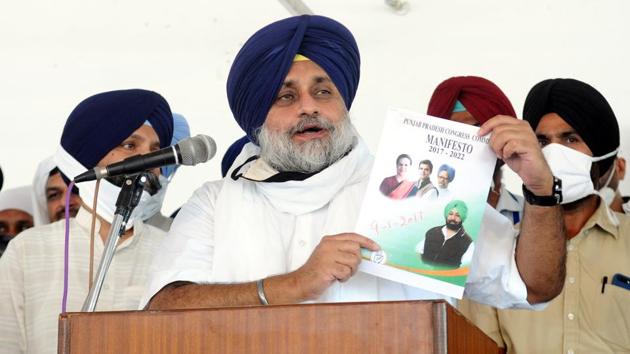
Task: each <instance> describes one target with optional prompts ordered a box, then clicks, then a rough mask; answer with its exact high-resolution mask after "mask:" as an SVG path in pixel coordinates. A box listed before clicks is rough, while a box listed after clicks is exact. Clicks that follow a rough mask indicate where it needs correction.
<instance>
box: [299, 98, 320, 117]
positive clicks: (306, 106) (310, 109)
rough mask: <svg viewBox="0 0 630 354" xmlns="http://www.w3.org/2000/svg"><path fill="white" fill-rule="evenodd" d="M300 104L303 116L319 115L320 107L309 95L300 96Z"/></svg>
mask: <svg viewBox="0 0 630 354" xmlns="http://www.w3.org/2000/svg"><path fill="white" fill-rule="evenodd" d="M299 103H300V105H299V108H300V115H301V116H302V115H307V116H317V115H318V114H319V105H318V103H317V100H316V99H315V98H314V97H313V96H311V95H309V94H303V95H300V100H299Z"/></svg>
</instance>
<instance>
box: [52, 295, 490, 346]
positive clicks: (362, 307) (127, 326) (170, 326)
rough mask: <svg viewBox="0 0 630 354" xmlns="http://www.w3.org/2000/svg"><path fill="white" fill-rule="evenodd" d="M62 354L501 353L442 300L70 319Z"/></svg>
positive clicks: (64, 323) (62, 333)
mask: <svg viewBox="0 0 630 354" xmlns="http://www.w3.org/2000/svg"><path fill="white" fill-rule="evenodd" d="M59 353H61V354H66V353H68V354H70V353H72V354H74V353H81V354H83V353H91V354H97V353H134V354H144V353H147V354H148V353H151V354H161V353H187V354H196V353H222V354H225V353H273V354H276V353H297V354H307V353H432V354H433V353H438V354H442V353H471V354H472V353H483V354H487V353H502V350H500V349H499V348H498V347H497V345H496V344H495V343H494V342H493V341H492V340H491V339H490V338H488V337H487V336H486V335H484V334H483V333H482V332H481V330H479V329H478V328H476V327H475V326H473V325H472V324H470V323H469V322H468V321H467V320H466V319H465V318H464V317H463V316H462V315H461V314H459V313H458V312H457V311H456V310H455V309H453V307H451V306H450V305H449V304H448V303H446V302H444V301H396V302H369V303H368V302H363V303H326V304H312V305H283V306H252V307H229V308H219V309H200V310H181V311H129V312H94V313H68V314H65V315H61V317H60V320H59Z"/></svg>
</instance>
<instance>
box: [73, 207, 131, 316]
mask: <svg viewBox="0 0 630 354" xmlns="http://www.w3.org/2000/svg"><path fill="white" fill-rule="evenodd" d="M123 219H124V216H122V215H119V214H116V215H115V216H114V220H113V222H112V227H111V228H110V229H109V235H108V236H107V245H105V251H103V258H101V263H100V264H99V266H98V273H97V275H96V281H95V282H94V284H93V285H92V288H91V289H90V292H89V293H88V296H87V297H86V298H85V302H84V303H83V307H82V308H81V311H83V312H94V310H95V309H96V302H97V301H98V297H99V295H100V294H101V288H102V287H103V283H104V282H105V276H106V275H107V270H108V269H109V265H110V264H111V263H112V259H113V258H114V250H115V249H116V244H117V243H118V239H119V237H120V234H121V232H122V231H123V230H124V227H122V225H123V221H124V220H123Z"/></svg>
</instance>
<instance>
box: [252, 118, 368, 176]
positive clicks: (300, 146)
mask: <svg viewBox="0 0 630 354" xmlns="http://www.w3.org/2000/svg"><path fill="white" fill-rule="evenodd" d="M313 123H316V124H317V125H318V126H319V127H320V128H322V129H327V130H328V131H329V132H330V134H329V135H328V136H327V137H325V138H323V139H313V140H310V141H306V142H303V143H295V142H293V140H291V138H292V136H293V135H294V134H295V133H296V132H298V131H301V130H303V129H304V127H305V126H306V124H313ZM357 136H358V134H357V131H356V129H355V128H354V126H353V125H352V122H351V121H350V118H349V117H348V116H347V115H346V116H345V117H344V118H343V119H342V120H341V121H339V122H338V123H337V124H333V123H331V122H330V121H329V120H328V119H326V118H324V117H321V116H315V117H307V118H303V119H301V120H300V121H299V122H298V123H297V124H296V125H295V126H294V127H293V128H291V129H290V130H289V131H287V132H274V131H271V130H269V129H268V128H267V127H266V126H265V125H263V126H262V127H261V129H260V132H259V133H258V135H257V138H258V143H259V144H260V158H261V159H263V161H265V162H266V163H268V164H269V165H270V166H271V167H273V168H274V169H276V170H278V171H281V172H301V173H314V172H318V171H321V170H323V169H324V168H326V167H328V166H330V165H332V164H333V163H335V162H336V161H337V160H339V159H340V158H342V157H343V156H344V155H345V154H346V153H348V151H350V149H351V148H352V147H353V146H354V145H355V144H356V141H357Z"/></svg>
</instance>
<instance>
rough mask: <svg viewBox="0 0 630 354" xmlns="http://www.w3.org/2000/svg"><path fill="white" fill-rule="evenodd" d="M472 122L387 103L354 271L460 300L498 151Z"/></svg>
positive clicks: (363, 209) (361, 220)
mask: <svg viewBox="0 0 630 354" xmlns="http://www.w3.org/2000/svg"><path fill="white" fill-rule="evenodd" d="M478 130H479V128H478V127H475V126H471V125H466V124H461V123H457V122H453V121H449V120H447V119H440V118H435V117H430V116H427V115H424V114H418V113H413V112H410V111H406V110H401V109H390V110H389V111H388V113H387V119H386V120H385V124H384V128H383V133H382V136H381V141H380V143H379V149H378V151H377V153H376V159H375V161H374V167H373V169H372V174H371V175H370V180H369V182H368V187H367V188H368V189H367V191H366V195H365V198H364V200H363V204H362V206H361V213H360V215H359V220H358V223H357V228H356V232H357V233H359V234H362V235H365V236H367V237H370V238H372V239H373V240H374V241H376V242H378V243H379V244H380V246H381V248H382V250H381V251H379V252H370V251H366V250H364V251H363V258H364V259H365V260H364V261H363V262H361V266H360V268H359V269H360V270H361V271H363V272H366V273H370V274H373V275H376V276H379V277H383V278H387V279H390V280H393V281H397V282H400V283H404V284H408V285H411V286H416V287H420V288H423V289H426V290H429V291H432V292H436V293H440V294H443V295H446V296H450V297H455V298H458V299H461V297H462V295H463V292H464V284H465V283H466V277H467V276H468V271H469V266H470V263H471V260H472V254H473V252H474V249H475V240H476V239H477V234H478V232H479V228H480V226H481V220H482V217H483V214H484V209H485V207H486V198H487V196H488V191H489V188H490V184H491V181H492V173H493V171H494V166H495V164H496V160H497V157H496V155H495V153H494V152H493V151H492V150H491V148H490V146H489V145H488V140H489V135H486V136H483V137H480V136H478V135H477V131H478Z"/></svg>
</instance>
